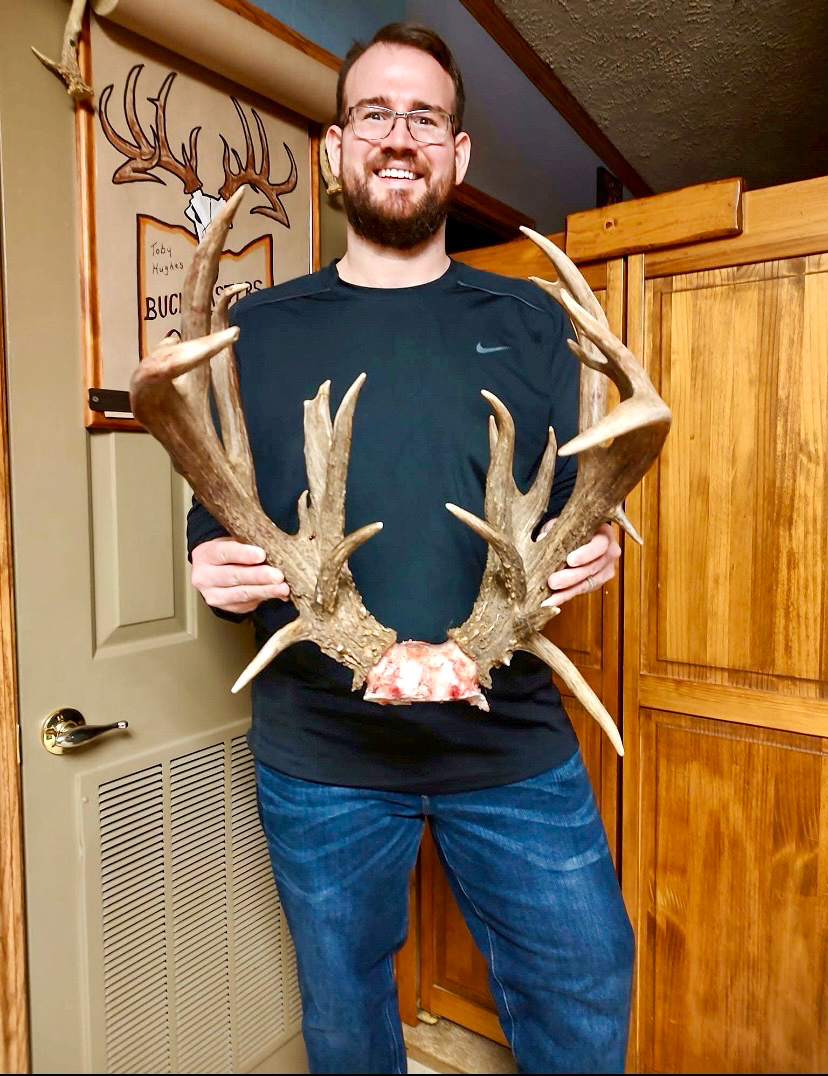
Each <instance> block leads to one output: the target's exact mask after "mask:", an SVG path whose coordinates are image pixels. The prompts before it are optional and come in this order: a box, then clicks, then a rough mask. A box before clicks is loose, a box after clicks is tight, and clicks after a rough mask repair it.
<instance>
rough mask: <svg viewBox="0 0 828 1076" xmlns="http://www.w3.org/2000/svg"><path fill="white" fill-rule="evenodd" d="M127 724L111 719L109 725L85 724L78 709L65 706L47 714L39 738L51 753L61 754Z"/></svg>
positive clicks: (122, 727)
mask: <svg viewBox="0 0 828 1076" xmlns="http://www.w3.org/2000/svg"><path fill="white" fill-rule="evenodd" d="M128 725H129V722H128V721H113V722H112V723H111V724H109V725H87V724H86V720H85V718H84V716H83V714H82V713H81V712H80V710H72V709H69V708H68V707H65V708H64V709H62V710H55V711H54V713H51V714H49V716H48V717H47V718H46V720H45V721H44V722H43V724H42V725H41V727H40V739H41V741H42V743H43V746H44V747H45V748H46V750H47V751H49V752H50V753H51V754H53V755H62V754H63V753H64V752H65V751H74V750H75V749H76V748H78V747H83V745H84V744H87V743H90V742H91V741H92V740H97V738H98V737H99V736H102V735H103V734H104V733H105V732H111V731H112V730H114V729H125V728H127V727H128Z"/></svg>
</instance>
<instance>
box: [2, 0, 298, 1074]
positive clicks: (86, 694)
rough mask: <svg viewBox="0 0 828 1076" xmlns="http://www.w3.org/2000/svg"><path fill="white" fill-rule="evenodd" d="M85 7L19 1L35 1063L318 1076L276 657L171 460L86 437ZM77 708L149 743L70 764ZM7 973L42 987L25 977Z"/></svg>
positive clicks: (22, 458)
mask: <svg viewBox="0 0 828 1076" xmlns="http://www.w3.org/2000/svg"><path fill="white" fill-rule="evenodd" d="M66 11H67V8H66V5H65V4H54V3H52V0H30V2H29V3H27V4H25V5H20V4H15V3H13V2H11V0H0V21H2V26H3V31H4V39H3V45H4V62H3V65H2V67H0V121H2V131H3V139H2V156H1V157H0V170H1V173H0V174H2V185H1V186H2V202H1V203H0V212H2V228H1V229H0V232H2V246H3V250H2V255H3V256H2V263H1V264H2V268H3V287H2V289H0V292H2V294H3V299H4V309H3V313H4V322H5V324H4V329H5V350H6V362H7V367H8V402H9V447H10V467H11V486H12V524H13V538H14V555H15V556H14V569H15V596H16V603H17V608H16V613H17V620H16V642H17V656H18V659H19V676H18V682H19V692H20V695H19V715H20V749H21V757H22V774H23V838H24V854H25V886H26V890H25V901H26V908H25V910H26V936H27V943H28V952H27V956H28V961H27V971H28V997H23V998H21V999H20V1007H21V1008H22V1009H25V1008H26V1007H28V1012H29V1015H30V1025H31V1044H32V1051H31V1053H32V1070H33V1071H35V1072H39V1073H46V1072H73V1073H75V1072H153V1073H155V1072H202V1071H209V1072H250V1071H254V1070H259V1071H265V1072H280V1071H281V1072H297V1071H302V1070H303V1067H304V1048H303V1046H302V1043H301V1037H300V1035H299V1023H300V1018H301V1012H300V999H299V991H298V982H297V978H296V974H295V960H294V955H293V950H292V946H291V942H290V938H289V935H288V932H287V924H286V921H285V917H284V915H283V914H282V910H281V907H280V904H279V900H278V896H277V893H276V890H275V887H274V885H273V880H272V875H271V870H270V863H269V857H268V853H267V846H266V841H265V839H264V835H263V834H262V832H261V827H260V825H259V822H258V818H257V812H256V801H255V782H254V775H253V766H252V756H251V755H250V754H249V752H248V750H247V747H246V744H245V732H246V730H247V728H248V727H249V721H250V704H249V696H245V697H236V696H233V695H231V693H230V686H231V684H232V683H233V679H234V676H235V675H236V674H237V673H238V671H239V670H240V669H242V668H244V666H245V664H246V662H247V661H248V660H249V658H250V657H251V656H252V652H253V640H252V638H251V636H250V634H249V629H248V630H245V629H241V630H239V627H238V625H230V624H227V623H225V622H221V621H219V620H218V619H217V618H215V617H214V616H212V614H211V613H210V612H209V610H208V609H207V607H206V606H205V605H204V603H203V602H202V601H201V599H200V598H198V596H197V595H196V594H195V592H194V591H193V590H192V588H191V587H190V585H189V571H188V565H187V562H186V553H185V542H184V523H185V513H186V509H187V506H188V503H189V491H188V490H187V489H186V486H185V484H184V482H183V480H182V479H180V478H179V476H177V475H176V474H175V473H174V472H173V470H172V468H171V465H170V462H169V459H168V458H167V456H166V454H165V452H164V451H163V449H161V447H160V445H158V444H157V443H156V442H155V441H154V440H153V439H152V438H150V437H149V435H147V434H142V433H132V434H127V433H103V434H96V435H94V436H90V434H89V433H88V432H87V431H86V430H85V429H84V425H83V421H84V415H83V407H82V404H83V363H82V357H81V347H80V342H81V335H82V333H81V323H80V287H79V266H80V242H79V237H78V232H77V228H76V220H75V213H74V212H73V207H75V206H76V205H77V192H76V189H75V182H76V156H75V129H74V116H73V109H72V104H71V102H70V101H69V99H68V97H67V95H66V93H65V92H64V90H63V88H62V86H61V85H60V84H59V82H58V81H57V80H55V79H54V78H53V77H52V76H51V75H50V74H49V73H48V72H46V71H45V70H44V69H43V68H42V67H41V66H40V65H39V64H38V63H37V61H36V60H34V58H33V57H32V55H31V52H30V49H29V46H30V43H31V42H32V40H34V37H33V29H32V28H33V26H35V27H36V28H37V40H38V41H39V43H40V44H41V45H43V46H44V47H46V45H45V43H46V42H49V41H52V42H55V41H58V42H59V41H60V39H61V35H62V32H63V26H64V22H65V19H66ZM0 398H2V394H0ZM3 462H4V464H5V462H6V461H5V460H4V461H3ZM5 567H6V566H4V568H5ZM5 592H6V591H5V590H4V593H5ZM2 614H3V626H4V629H6V630H8V628H9V626H10V624H11V622H12V618H11V616H10V611H9V610H8V608H6V607H4V608H3V610H2ZM4 644H5V647H4V654H6V655H7V654H8V639H4ZM61 707H72V708H75V709H77V710H80V711H81V712H82V713H83V715H84V717H85V718H86V720H87V722H88V723H89V724H94V725H101V724H108V723H110V722H113V721H117V720H127V721H128V723H129V727H128V729H127V730H125V731H119V732H109V733H107V734H106V735H105V736H103V737H102V738H101V739H100V740H97V741H95V742H94V743H93V744H89V745H87V746H86V747H84V748H80V749H76V750H74V751H72V752H70V753H66V754H63V755H55V754H50V753H48V752H47V751H46V750H45V749H44V746H43V744H42V742H41V725H42V722H43V721H44V719H45V718H46V717H47V716H48V715H49V714H50V712H52V711H54V710H56V709H58V708H61ZM7 862H8V860H7V859H6V858H5V850H4V858H3V863H4V865H5V864H6V863H7ZM3 952H4V958H5V956H6V951H5V949H4V951H3ZM3 977H4V982H5V983H7V984H11V983H14V984H15V986H18V985H19V984H20V983H21V980H22V979H23V978H24V976H23V968H22V966H21V965H19V964H17V965H15V966H13V967H9V968H7V967H4V968H3ZM6 989H7V987H4V991H5V990H6ZM259 1066H261V1069H259Z"/></svg>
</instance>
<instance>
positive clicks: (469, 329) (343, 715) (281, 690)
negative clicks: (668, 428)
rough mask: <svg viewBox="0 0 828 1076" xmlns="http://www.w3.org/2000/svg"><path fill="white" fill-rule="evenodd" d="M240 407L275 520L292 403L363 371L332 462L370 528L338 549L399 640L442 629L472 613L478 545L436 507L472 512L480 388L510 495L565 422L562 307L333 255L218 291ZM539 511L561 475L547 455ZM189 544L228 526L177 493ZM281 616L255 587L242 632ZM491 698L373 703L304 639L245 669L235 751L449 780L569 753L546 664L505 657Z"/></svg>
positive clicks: (484, 279)
mask: <svg viewBox="0 0 828 1076" xmlns="http://www.w3.org/2000/svg"><path fill="white" fill-rule="evenodd" d="M231 313H232V316H231V321H232V322H233V323H235V324H237V325H238V326H239V327H240V329H241V335H240V337H239V340H238V343H237V344H236V356H237V360H238V365H239V377H240V383H241V394H242V404H243V408H244V413H245V417H246V420H247V426H248V430H249V434H250V443H251V448H252V451H253V458H254V463H255V468H256V479H257V483H258V489H259V496H260V499H261V503H262V506H263V508H264V510H265V511H266V512H267V514H268V515H269V516H270V517H271V518H272V519H273V520H274V521H275V522H276V523H277V524H278V525H279V526H280V527H281V528H282V529H284V530H286V531H289V532H291V533H293V532H295V531H296V529H297V527H298V519H297V515H296V502H297V499H298V497H299V494H300V493H301V492H302V490H303V489H305V488H306V487H307V478H306V474H305V465H304V456H303V443H304V434H303V408H302V404H303V401H304V400H309V399H311V398H312V397H313V396H314V395H315V394H316V392H317V390H318V388H319V386H320V385H321V384H322V382H323V381H326V380H328V379H330V380H331V405H332V412H334V413H335V409H336V408H337V407H338V406H339V403H340V401H341V399H342V397H343V395H344V393H345V392H346V391H347V389H348V388H349V386H350V385H351V384H352V382H353V381H354V379H355V378H356V377H357V376H358V375H359V374H360V373H362V372H363V371H364V372H365V373H366V374H367V380H366V383H365V386H364V387H363V389H362V393H361V395H360V398H359V401H358V403H357V407H356V413H355V418H354V428H353V441H352V447H351V461H350V466H349V470H348V483H347V497H346V533H348V532H350V531H353V530H356V529H357V528H358V527H361V526H363V525H365V524H366V523H373V522H374V521H376V520H382V522H383V524H384V527H383V530H382V531H381V532H380V533H379V534H378V535H377V536H376V537H374V538H372V539H371V540H370V541H369V542H368V543H367V544H366V545H364V546H363V547H362V548H360V549H359V550H357V552H356V553H355V554H354V556H353V557H351V559H350V561H349V564H350V567H351V571H352V573H353V576H354V579H355V582H356V584H357V587H358V588H359V591H360V593H361V594H362V597H363V599H364V601H365V604H366V606H367V607H368V608H369V609H370V611H371V612H372V613H373V614H374V616H376V617H377V619H378V620H379V621H380V622H381V623H383V624H385V625H387V626H388V627H390V628H392V629H394V630H395V631H396V633H397V637H398V639H400V640H404V639H420V640H423V641H426V642H442V641H443V640H444V639H445V638H446V632H447V629H448V628H450V627H452V626H455V625H458V624H461V623H462V622H463V621H464V620H465V619H466V617H467V616H468V614H469V612H470V611H471V608H472V605H473V603H474V599H475V597H476V595H477V592H478V589H479V586H480V580H481V577H482V574H483V568H484V565H485V561H486V546H485V543H484V542H483V541H482V540H481V539H480V538H479V537H478V536H477V535H475V534H474V533H473V532H472V531H470V530H469V529H468V528H467V527H465V526H464V525H463V524H462V523H460V522H459V521H458V520H457V519H455V518H454V517H453V516H451V515H450V514H449V513H448V512H447V511H446V508H445V504H446V502H447V501H449V502H453V503H454V504H457V505H460V506H461V507H463V508H466V509H468V510H469V511H471V512H473V513H474V514H476V515H480V516H482V515H483V497H484V490H485V481H486V472H487V469H488V464H489V444H488V432H487V431H488V422H489V415H490V413H491V411H490V408H489V405H488V403H487V402H486V401H485V400H484V399H483V397H482V396H481V394H480V393H481V389H488V390H489V391H491V392H493V393H494V394H495V395H496V396H498V397H499V398H500V399H501V400H502V401H503V402H504V403H505V404H506V406H507V407H508V408H509V410H510V411H511V413H512V416H513V418H514V420H515V425H516V428H517V444H516V449H515V467H514V471H515V479H516V481H517V484H518V486H519V488H520V489H521V490H522V491H523V492H525V491H526V490H527V489H528V488H529V485H530V483H531V481H532V479H533V478H534V476H535V474H536V472H537V467H538V464H539V462H540V458H541V456H542V454H543V450H544V447H545V445H546V438H547V430H548V427H549V426H550V425H551V426H553V428H554V429H555V433H556V436H557V440H558V444H559V445H561V444H563V443H564V442H565V441H567V440H569V439H570V438H571V437H573V436H574V435H575V433H576V430H577V407H578V382H579V364H578V361H577V359H576V358H575V356H574V355H573V354H572V353H571V351H570V350H569V348H568V347H567V346H566V337H567V336H569V335H571V328H570V326H569V322H568V320H567V318H566V317H565V315H564V313H563V311H562V310H561V308H560V307H559V306H558V305H557V304H556V303H555V302H554V301H553V300H552V299H550V298H549V297H548V296H546V295H545V294H544V293H543V292H542V291H540V289H538V288H537V287H536V286H535V285H534V284H531V283H529V282H527V281H519V280H514V279H511V278H509V277H501V276H497V275H495V274H492V273H485V272H481V271H480V270H475V269H470V268H468V267H467V266H464V265H461V264H459V263H457V262H452V263H451V266H450V268H449V269H448V271H447V272H446V273H445V274H444V275H443V276H442V277H440V278H439V279H438V280H435V281H432V282H431V283H428V284H423V285H419V286H416V287H406V288H387V289H383V288H364V287H357V286H355V285H351V284H347V283H345V282H343V281H341V280H340V279H339V276H338V274H337V272H336V268H335V265H331V266H329V267H328V268H326V269H323V270H321V271H320V272H318V273H313V274H311V275H309V276H306V277H301V278H299V279H297V280H292V281H289V282H288V283H286V284H282V285H279V286H278V287H275V288H271V289H268V290H266V291H261V292H258V293H256V294H254V295H252V296H249V297H248V298H245V299H243V300H242V301H241V302H239V303H237V304H236V305H235V307H233V308H232V312H231ZM558 464H559V466H558V469H557V472H556V479H555V485H554V487H553V491H552V497H551V501H550V505H549V511H548V513H547V514H546V516H544V518H547V517H548V516H550V515H557V514H558V513H559V511H560V509H561V508H562V507H563V505H564V504H565V503H566V500H567V499H568V497H569V494H570V493H571V491H572V487H573V485H574V480H575V467H576V462H575V458H574V457H568V458H560V459H559V461H558ZM187 531H188V548H189V549H190V551H192V549H193V547H194V546H196V545H198V544H199V543H200V542H203V541H206V540H208V539H210V538H215V537H218V536H220V535H223V534H225V533H226V532H225V531H224V529H223V528H222V527H221V526H220V525H219V524H218V523H217V522H216V521H215V520H214V519H213V518H212V517H211V516H210V515H209V514H208V512H207V511H206V509H204V508H203V506H202V505H200V504H198V503H197V502H195V503H194V505H193V508H192V510H191V512H190V515H189V519H188V528H187ZM295 615H296V611H295V609H294V607H293V606H292V605H291V604H290V603H284V602H280V601H270V602H266V603H264V604H262V605H261V606H259V608H258V609H257V610H256V611H255V612H254V613H253V614H252V618H253V621H254V624H255V628H256V636H257V642H258V644H259V645H261V644H262V643H263V642H264V641H265V640H266V639H267V638H268V637H269V636H270V635H271V634H272V633H273V632H274V631H276V630H278V628H280V627H282V626H283V625H284V624H285V623H287V622H288V621H289V620H292V619H293V618H294V617H295ZM492 676H493V687H492V689H491V690H490V691H488V692H487V693H486V694H487V697H488V699H489V704H490V706H491V712H490V713H488V714H487V713H484V712H483V711H481V710H478V709H476V708H475V707H472V706H471V705H469V704H468V703H464V702H455V703H418V704H415V705H412V706H403V707H393V706H380V705H378V704H376V703H369V702H365V701H364V700H363V698H362V693H361V692H352V691H351V689H350V684H351V673H350V671H349V670H348V669H346V668H345V667H344V666H342V665H339V664H338V663H337V662H335V661H333V660H332V659H331V658H328V657H326V656H325V655H323V654H322V653H321V652H320V651H319V649H318V647H316V646H315V645H314V644H312V643H299V644H297V645H295V646H292V647H290V648H289V649H288V650H287V651H285V652H284V653H282V654H281V655H280V656H279V657H278V658H277V659H276V660H275V661H274V662H272V663H271V665H269V666H268V667H267V669H266V670H265V671H264V672H262V673H260V674H259V676H258V677H257V678H256V679H255V680H254V681H253V726H252V729H251V734H250V738H249V739H250V745H251V748H252V750H253V752H254V754H255V755H256V757H257V758H259V759H260V760H261V761H262V762H264V763H265V764H266V765H269V766H272V767H274V768H275V769H278V770H281V771H283V772H285V773H288V774H291V775H292V776H295V777H300V778H304V779H306V780H311V781H318V782H322V783H328V784H341V785H353V786H360V787H370V788H381V789H394V790H398V791H413V792H419V793H423V794H427V793H433V794H437V793H443V792H455V791H462V790H465V789H474V788H483V787H487V786H493V785H498V784H506V783H509V782H512V781H518V780H522V779H525V778H528V777H531V776H534V775H536V774H538V773H541V772H543V771H544V770H546V769H549V768H551V767H552V766H555V765H557V764H559V763H561V762H563V761H565V759H567V758H568V757H569V756H570V755H571V754H572V753H573V751H574V750H575V748H576V746H577V743H576V739H575V735H574V732H573V731H572V728H571V725H570V723H569V720H568V718H567V716H566V714H565V712H564V710H563V707H562V705H561V702H560V696H559V694H558V692H557V690H556V689H555V687H554V685H553V684H552V682H551V675H550V673H549V670H548V669H547V668H546V666H544V665H542V664H541V663H540V662H539V661H538V660H537V659H535V658H533V657H531V656H530V655H528V654H523V653H517V654H515V656H514V658H513V660H512V664H511V666H509V667H501V668H499V669H495V670H493V674H492Z"/></svg>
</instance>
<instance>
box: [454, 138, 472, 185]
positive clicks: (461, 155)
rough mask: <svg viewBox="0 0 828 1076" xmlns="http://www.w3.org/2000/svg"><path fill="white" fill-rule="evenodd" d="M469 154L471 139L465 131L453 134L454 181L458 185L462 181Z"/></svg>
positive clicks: (467, 165)
mask: <svg viewBox="0 0 828 1076" xmlns="http://www.w3.org/2000/svg"><path fill="white" fill-rule="evenodd" d="M470 156H471V139H470V138H469V136H468V135H467V134H466V132H465V131H461V132H460V133H459V134H456V135H455V136H454V167H455V170H456V173H457V175H456V177H455V180H454V182H455V183H456V184H457V185H458V186H459V185H460V184H461V183H462V182H463V176H465V174H466V170H467V168H468V167H469V157H470Z"/></svg>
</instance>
